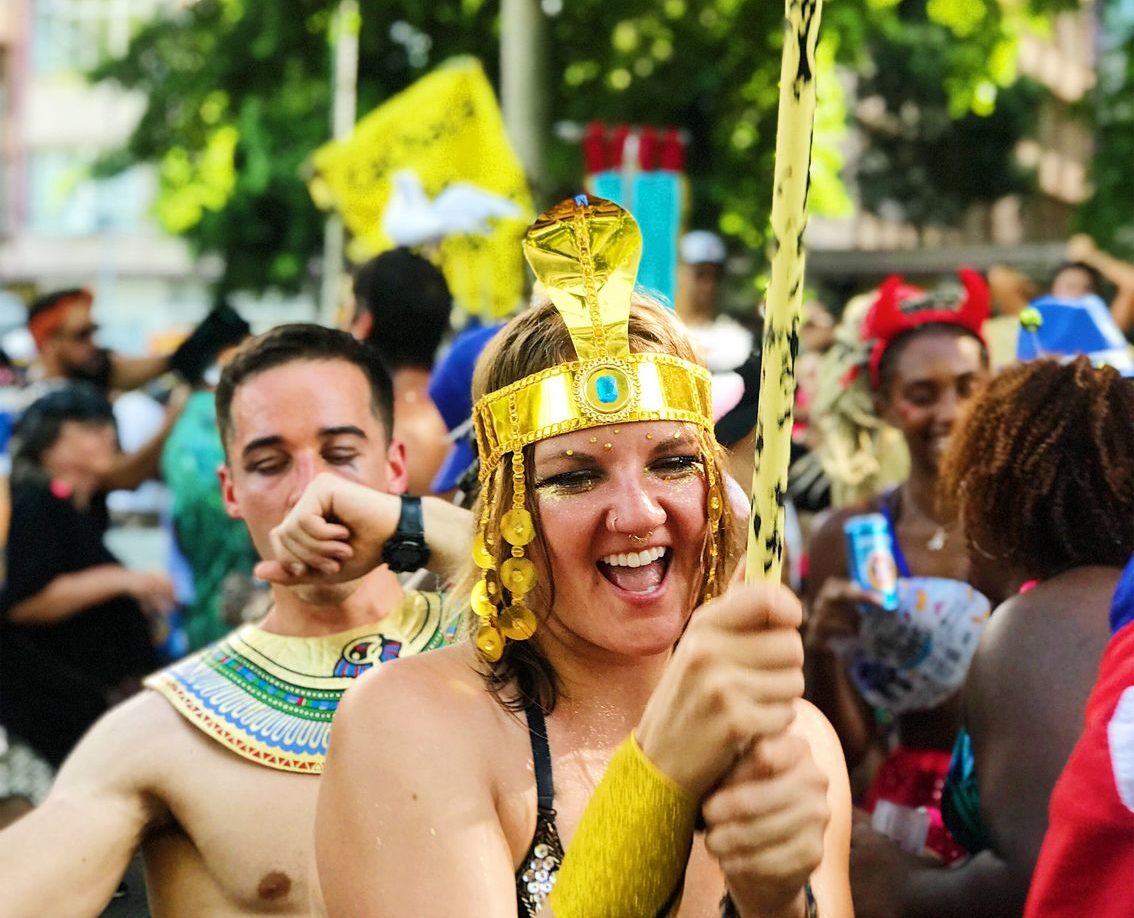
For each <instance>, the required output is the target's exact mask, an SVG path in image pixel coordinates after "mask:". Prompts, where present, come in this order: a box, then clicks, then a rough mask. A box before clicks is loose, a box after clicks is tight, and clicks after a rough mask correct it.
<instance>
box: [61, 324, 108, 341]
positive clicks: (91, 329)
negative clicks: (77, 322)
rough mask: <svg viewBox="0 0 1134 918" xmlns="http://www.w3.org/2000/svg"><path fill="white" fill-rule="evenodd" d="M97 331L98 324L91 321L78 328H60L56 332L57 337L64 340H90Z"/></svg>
mask: <svg viewBox="0 0 1134 918" xmlns="http://www.w3.org/2000/svg"><path fill="white" fill-rule="evenodd" d="M97 333H98V325H96V324H95V323H94V322H91V323H90V324H89V325H83V326H81V327H80V328H73V329H66V328H61V329H59V331H58V332H57V333H56V334H57V337H59V338H63V339H64V340H66V341H90V340H92V339H93V338H94V336H95V335H96V334H97Z"/></svg>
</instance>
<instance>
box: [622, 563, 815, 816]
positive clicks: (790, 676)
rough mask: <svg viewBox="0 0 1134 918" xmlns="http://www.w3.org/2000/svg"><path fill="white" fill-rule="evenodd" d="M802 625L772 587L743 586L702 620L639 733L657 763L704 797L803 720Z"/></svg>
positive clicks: (785, 595)
mask: <svg viewBox="0 0 1134 918" xmlns="http://www.w3.org/2000/svg"><path fill="white" fill-rule="evenodd" d="M801 617H802V613H801V610H800V605H799V600H798V599H796V597H795V596H794V595H793V594H792V593H791V592H790V591H789V590H788V589H787V588H786V587H783V586H781V585H779V584H766V583H763V584H753V585H750V586H745V585H743V584H734V585H733V586H732V587H731V588H730V589H729V590H728V591H727V592H726V593H725V594H724V595H723V596H720V597H719V598H717V599H714V600H713V601H712V602H709V603H707V604H706V605H704V606H702V607H701V608H699V609H697V610H696V611H695V612H694V613H693V616H692V618H691V619H690V623H689V627H688V629H686V632H685V635H684V636H683V637H682V639H681V642H680V643H679V644H678V646H677V649H676V650H675V651H674V654H673V657H672V658H671V659H670V661H669V663H668V665H667V667H666V671H665V673H664V675H663V676H662V679H661V681H660V682H659V684H658V686H657V688H656V689H655V690H654V692H653V694H652V695H651V696H650V700H649V702H648V703H647V705H646V709H645V711H644V712H643V714H642V719H641V721H640V722H639V724H638V729H637V731H636V732H637V738H638V743H639V745H640V746H641V748H642V751H643V752H644V753H645V754H646V756H647V758H649V759H650V761H652V762H653V763H654V765H656V766H657V767H658V768H659V769H660V770H661V771H662V772H663V773H664V774H666V775H667V776H668V777H669V778H670V779H672V780H673V781H675V782H677V783H678V784H679V785H680V786H681V787H682V788H684V789H685V791H686V792H687V793H689V794H690V795H691V796H693V797H694V798H696V799H698V800H701V799H703V798H704V797H705V796H706V795H707V794H708V793H709V791H711V790H712V788H713V787H715V786H716V785H717V784H718V783H719V782H720V780H721V779H722V778H723V777H724V776H725V774H726V773H728V772H729V771H730V770H731V769H732V767H733V765H734V764H736V762H737V760H738V759H739V758H740V757H741V756H742V755H744V754H745V753H746V752H747V751H748V749H749V747H751V746H752V744H753V743H754V742H756V741H758V740H760V739H762V738H764V737H771V736H776V735H779V734H782V733H783V732H784V730H785V729H786V728H787V727H788V725H789V724H790V723H791V722H792V719H793V718H794V717H795V703H796V701H797V700H798V699H799V698H800V697H802V695H803V669H802V665H803V642H802V640H801V639H800V636H799V626H800V621H801Z"/></svg>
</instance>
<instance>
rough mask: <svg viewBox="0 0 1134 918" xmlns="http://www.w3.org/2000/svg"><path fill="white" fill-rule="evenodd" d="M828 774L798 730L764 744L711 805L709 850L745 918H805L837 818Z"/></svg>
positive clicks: (751, 753)
mask: <svg viewBox="0 0 1134 918" xmlns="http://www.w3.org/2000/svg"><path fill="white" fill-rule="evenodd" d="M827 784H828V781H827V776H826V774H825V773H824V772H823V770H822V769H821V768H820V767H819V765H818V764H817V763H816V761H815V758H814V756H813V755H812V751H811V746H810V744H809V743H808V742H807V740H806V739H804V738H803V737H802V736H799V735H798V734H796V733H794V732H791V733H781V734H778V735H776V736H769V737H765V738H763V739H759V740H757V741H756V742H755V743H753V744H752V747H751V748H750V749H749V750H748V751H747V752H746V753H745V754H744V756H743V758H742V759H741V760H740V761H739V762H738V763H737V764H736V767H735V768H733V770H732V771H731V772H730V773H729V775H728V777H727V778H726V780H725V782H724V784H722V785H721V786H720V787H719V788H718V789H717V790H716V791H714V792H713V794H712V795H711V796H710V797H709V798H708V799H707V800H706V801H705V804H704V807H703V808H702V815H703V816H704V818H705V823H706V826H707V828H708V831H707V833H706V835H705V847H706V848H707V849H708V850H709V853H710V854H712V855H713V856H714V857H716V858H717V860H718V862H719V863H720V865H721V870H722V871H723V872H724V874H725V878H726V880H727V882H728V888H729V893H730V895H731V896H732V898H733V901H734V902H735V904H736V907H737V911H738V912H739V913H740V914H741V915H749V914H752V915H761V916H772V915H779V914H790V915H795V914H802V913H803V908H802V905H803V903H802V901H801V899H802V895H803V886H804V884H805V883H806V882H807V880H808V878H809V877H810V876H811V874H812V873H813V872H814V871H815V869H816V868H817V867H818V866H819V864H820V862H821V861H822V859H823V853H824V832H825V831H826V828H827V824H828V822H829V821H830V818H831V813H830V808H829V805H828V801H827Z"/></svg>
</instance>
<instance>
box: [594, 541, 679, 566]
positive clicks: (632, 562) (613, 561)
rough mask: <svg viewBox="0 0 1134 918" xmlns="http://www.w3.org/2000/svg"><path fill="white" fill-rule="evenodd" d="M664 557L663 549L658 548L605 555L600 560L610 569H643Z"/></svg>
mask: <svg viewBox="0 0 1134 918" xmlns="http://www.w3.org/2000/svg"><path fill="white" fill-rule="evenodd" d="M664 555H665V549H664V548H661V547H660V546H658V547H656V548H647V549H644V550H643V551H635V552H629V553H623V554H617V555H607V556H606V557H604V558H601V559H600V560H601V561H602V563H603V564H608V565H610V566H611V567H643V566H645V565H647V564H652V563H653V562H654V561H657V560H658V559H659V558H662V557H664Z"/></svg>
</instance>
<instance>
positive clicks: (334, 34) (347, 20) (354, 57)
mask: <svg viewBox="0 0 1134 918" xmlns="http://www.w3.org/2000/svg"><path fill="white" fill-rule="evenodd" d="M360 26H361V17H360V15H359V12H358V0H339V5H338V8H337V9H336V10H335V17H334V20H333V22H332V24H331V48H332V55H333V59H334V65H333V80H334V82H333V92H332V105H331V137H332V138H334V139H335V140H344V139H346V138H347V137H349V136H350V135H351V132H352V131H353V130H354V122H355V117H356V114H357V101H358V93H357V90H358V32H359V28H360ZM345 243H346V231H345V229H344V228H343V220H342V217H340V216H339V215H338V214H337V213H336V212H334V211H332V212H331V213H330V214H329V215H328V216H327V222H326V224H325V225H324V229H323V281H322V285H321V288H320V291H319V321H320V322H321V323H322V324H323V325H329V326H333V325H335V324H336V319H337V318H338V311H339V302H340V300H341V298H342V282H343V252H344V250H345V247H346V246H345Z"/></svg>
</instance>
